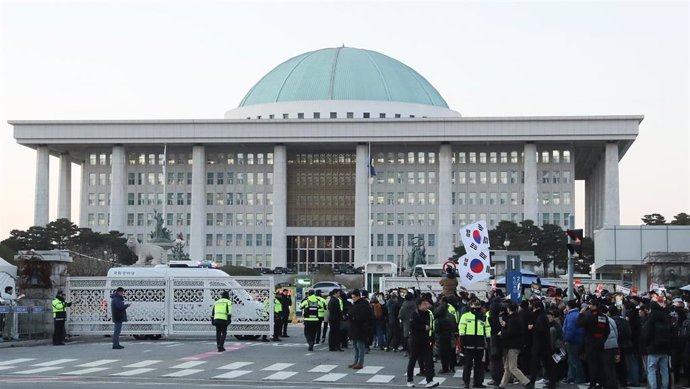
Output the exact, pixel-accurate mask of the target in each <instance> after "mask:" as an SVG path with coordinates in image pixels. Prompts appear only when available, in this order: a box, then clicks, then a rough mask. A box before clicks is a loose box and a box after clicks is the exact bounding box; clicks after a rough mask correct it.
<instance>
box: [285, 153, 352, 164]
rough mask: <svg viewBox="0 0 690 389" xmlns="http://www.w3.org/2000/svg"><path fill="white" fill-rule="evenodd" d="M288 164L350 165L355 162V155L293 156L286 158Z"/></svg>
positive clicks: (307, 154) (305, 154) (306, 154)
mask: <svg viewBox="0 0 690 389" xmlns="http://www.w3.org/2000/svg"><path fill="white" fill-rule="evenodd" d="M287 162H288V164H289V165H292V164H296V165H352V164H354V163H356V162H357V156H356V155H355V154H348V153H339V154H326V153H323V154H309V153H304V154H294V155H290V156H289V157H288V161H287Z"/></svg>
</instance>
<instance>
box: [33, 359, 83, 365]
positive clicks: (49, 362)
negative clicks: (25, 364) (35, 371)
mask: <svg viewBox="0 0 690 389" xmlns="http://www.w3.org/2000/svg"><path fill="white" fill-rule="evenodd" d="M74 361H78V359H56V360H54V361H48V362H43V363H37V364H35V365H32V366H55V365H60V364H63V363H67V362H74Z"/></svg>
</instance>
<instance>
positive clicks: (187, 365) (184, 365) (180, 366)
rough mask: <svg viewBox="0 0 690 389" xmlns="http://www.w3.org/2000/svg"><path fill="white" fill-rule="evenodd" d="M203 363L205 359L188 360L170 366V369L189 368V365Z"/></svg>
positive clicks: (194, 365) (193, 365)
mask: <svg viewBox="0 0 690 389" xmlns="http://www.w3.org/2000/svg"><path fill="white" fill-rule="evenodd" d="M204 363H206V361H189V362H184V363H180V364H179V365H175V366H170V368H171V369H189V368H191V367H196V366H199V365H203V364H204ZM173 377H175V376H173Z"/></svg>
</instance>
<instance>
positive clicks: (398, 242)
mask: <svg viewBox="0 0 690 389" xmlns="http://www.w3.org/2000/svg"><path fill="white" fill-rule="evenodd" d="M419 236H420V235H415V234H407V245H408V246H412V244H413V243H414V240H413V239H414V238H418V237H419ZM384 237H385V239H384ZM396 237H397V239H396ZM421 237H422V239H424V235H421ZM404 244H405V234H397V236H396V235H395V234H376V239H374V234H371V246H372V247H373V246H376V247H384V246H387V247H400V246H403V245H404ZM424 244H425V245H426V246H428V247H433V246H436V235H435V234H428V235H427V238H426V240H425V241H424Z"/></svg>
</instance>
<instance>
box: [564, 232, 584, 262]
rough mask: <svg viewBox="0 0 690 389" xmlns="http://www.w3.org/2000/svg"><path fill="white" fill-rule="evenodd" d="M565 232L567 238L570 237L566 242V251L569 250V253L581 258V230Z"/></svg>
mask: <svg viewBox="0 0 690 389" xmlns="http://www.w3.org/2000/svg"><path fill="white" fill-rule="evenodd" d="M565 233H566V234H568V238H570V240H569V242H568V251H570V255H575V256H577V257H579V258H582V239H583V236H582V230H581V229H579V230H567V231H566V232H565Z"/></svg>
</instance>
